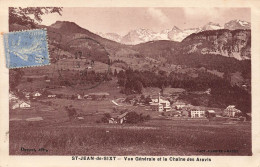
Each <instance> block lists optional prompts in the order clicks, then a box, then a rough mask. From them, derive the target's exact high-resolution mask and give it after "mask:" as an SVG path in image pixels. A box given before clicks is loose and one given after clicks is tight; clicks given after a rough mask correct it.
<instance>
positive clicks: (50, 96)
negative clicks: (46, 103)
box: [48, 95, 56, 98]
mask: <svg viewBox="0 0 260 167" xmlns="http://www.w3.org/2000/svg"><path fill="white" fill-rule="evenodd" d="M48 97H49V98H54V97H56V95H48Z"/></svg>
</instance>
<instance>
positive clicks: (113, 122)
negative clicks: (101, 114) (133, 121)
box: [108, 118, 117, 124]
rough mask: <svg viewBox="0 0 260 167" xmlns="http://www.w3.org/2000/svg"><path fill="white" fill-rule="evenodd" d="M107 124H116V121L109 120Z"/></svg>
mask: <svg viewBox="0 0 260 167" xmlns="http://www.w3.org/2000/svg"><path fill="white" fill-rule="evenodd" d="M108 123H110V124H117V121H116V120H115V119H114V118H109V120H108Z"/></svg>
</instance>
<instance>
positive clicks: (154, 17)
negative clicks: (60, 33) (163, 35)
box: [41, 7, 251, 35]
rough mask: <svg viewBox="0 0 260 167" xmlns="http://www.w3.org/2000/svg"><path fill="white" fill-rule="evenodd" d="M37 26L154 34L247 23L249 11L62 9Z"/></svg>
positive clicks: (232, 9) (224, 9)
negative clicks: (72, 25)
mask: <svg viewBox="0 0 260 167" xmlns="http://www.w3.org/2000/svg"><path fill="white" fill-rule="evenodd" d="M42 19H43V21H42V23H41V24H44V25H51V24H53V23H55V22H56V21H71V22H75V23H76V24H78V25H79V26H81V27H83V28H85V29H87V30H89V31H91V32H94V33H96V32H102V33H117V34H120V35H126V34H127V33H128V32H129V31H131V30H135V29H139V28H145V29H150V30H152V31H155V32H160V31H162V30H165V29H172V28H173V27H174V26H177V27H179V28H180V29H187V28H196V27H199V26H203V25H205V24H207V23H208V22H214V23H219V24H220V25H221V26H223V25H224V24H225V23H226V22H228V21H230V20H234V19H240V20H244V21H249V22H250V20H251V15H250V8H136V7H135V8H133V7H132V8H126V7H121V8H120V7H118V8H112V7H109V8H89V7H87V8H86V7H84V8H79V7H77V8H63V12H62V16H59V15H58V14H48V15H44V16H43V17H42Z"/></svg>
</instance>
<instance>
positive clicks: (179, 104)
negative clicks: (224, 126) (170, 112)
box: [173, 101, 186, 110]
mask: <svg viewBox="0 0 260 167" xmlns="http://www.w3.org/2000/svg"><path fill="white" fill-rule="evenodd" d="M173 106H174V108H175V109H177V110H181V109H182V108H184V107H185V106H186V104H185V103H183V102H179V101H178V102H176V103H174V104H173Z"/></svg>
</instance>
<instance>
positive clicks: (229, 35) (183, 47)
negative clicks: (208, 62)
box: [9, 20, 251, 64]
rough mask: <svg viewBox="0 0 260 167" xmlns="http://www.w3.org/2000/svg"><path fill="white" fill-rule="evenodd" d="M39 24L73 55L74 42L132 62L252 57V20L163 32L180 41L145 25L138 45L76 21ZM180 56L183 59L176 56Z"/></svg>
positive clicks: (53, 41) (95, 52)
mask: <svg viewBox="0 0 260 167" xmlns="http://www.w3.org/2000/svg"><path fill="white" fill-rule="evenodd" d="M9 28H10V31H18V30H25V29H26V27H23V26H21V25H18V24H12V25H10V27H9ZM38 28H47V30H48V41H49V49H50V51H52V50H54V49H55V48H60V49H62V50H64V51H66V53H70V54H71V55H73V54H75V50H73V49H69V45H72V44H73V45H75V46H76V45H77V46H82V48H81V49H82V51H83V52H84V54H85V55H86V53H87V54H92V55H100V54H101V53H98V52H101V50H103V51H102V52H108V54H109V55H110V59H111V60H124V61H125V62H127V61H129V62H132V61H135V60H136V59H139V58H141V57H143V58H147V57H151V58H153V59H157V60H159V59H161V61H164V62H165V61H167V60H175V62H173V64H178V60H180V59H183V55H221V56H223V57H228V58H235V59H237V60H248V59H251V30H250V29H249V28H250V23H248V22H243V21H240V20H235V21H230V22H228V23H226V24H225V25H224V28H225V29H221V27H220V26H219V25H218V24H215V23H209V24H207V25H204V26H203V27H201V28H194V29H186V30H185V31H184V30H181V29H179V28H178V27H176V26H175V27H173V29H172V30H164V31H162V32H161V34H164V35H161V36H160V37H164V38H166V34H167V35H168V37H169V38H171V39H179V38H181V39H182V41H181V42H178V41H179V40H176V41H177V42H176V41H174V40H161V39H162V38H159V37H158V36H157V37H158V38H155V39H156V40H153V41H149V40H150V38H152V37H153V36H156V33H153V32H152V31H150V30H145V29H141V30H140V31H138V32H139V33H141V34H142V39H145V40H142V41H143V42H142V43H140V44H137V45H125V44H122V43H119V42H116V41H113V40H110V39H107V38H104V37H101V36H100V34H99V35H98V34H95V33H93V32H91V31H89V30H87V29H84V28H82V27H80V26H78V25H77V24H76V23H74V22H68V21H57V22H55V23H54V24H52V25H51V26H44V25H39V26H38ZM222 28H223V27H222ZM228 28H229V29H228ZM184 32H185V33H184ZM132 33H133V34H136V33H134V32H132ZM132 33H128V35H127V36H126V37H124V38H122V39H121V40H124V41H127V39H132V38H133V37H132V36H133V35H132ZM129 34H130V35H129ZM178 34H179V35H178ZM187 35H188V36H187ZM109 36H110V37H111V36H114V34H109ZM115 37H117V38H118V37H119V36H117V35H115ZM139 41H141V39H139ZM145 41H149V42H145ZM97 45H100V47H99V49H97V48H98V47H97ZM88 52H89V53H88ZM90 52H91V53H90ZM55 55H56V54H51V57H55ZM177 57H179V58H180V59H176V58H177ZM101 59H102V56H101ZM136 61H137V60H136ZM186 61H187V62H188V61H189V60H186ZM128 64H129V63H128ZM130 64H131V63H130ZM132 64H136V62H132Z"/></svg>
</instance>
